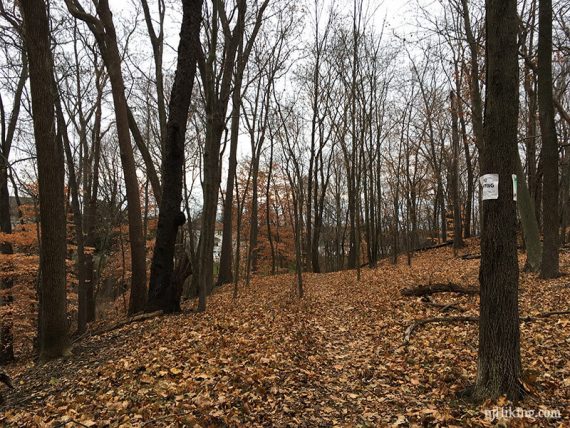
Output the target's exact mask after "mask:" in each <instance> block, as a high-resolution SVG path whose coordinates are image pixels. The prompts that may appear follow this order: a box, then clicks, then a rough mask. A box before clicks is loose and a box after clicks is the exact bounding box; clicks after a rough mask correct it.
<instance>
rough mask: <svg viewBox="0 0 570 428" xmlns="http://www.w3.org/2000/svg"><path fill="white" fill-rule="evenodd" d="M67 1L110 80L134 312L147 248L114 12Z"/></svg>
mask: <svg viewBox="0 0 570 428" xmlns="http://www.w3.org/2000/svg"><path fill="white" fill-rule="evenodd" d="M65 3H66V5H67V8H68V10H69V12H70V13H71V14H72V15H73V16H74V17H75V18H76V19H79V20H81V21H83V22H85V23H86V24H87V26H88V27H89V29H90V30H91V32H92V33H93V35H94V36H95V39H96V40H97V45H98V46H99V50H100V51H101V55H102V57H103V61H104V62H105V66H106V67H107V71H108V73H109V80H110V82H111V87H112V95H113V104H114V108H115V117H116V127H117V133H118V137H119V138H118V139H119V148H120V151H121V162H122V165H123V174H124V177H125V188H126V192H127V200H128V216H129V238H130V246H131V270H132V279H131V296H130V301H129V313H131V314H134V313H137V312H141V311H143V310H144V306H145V302H146V251H145V240H144V237H143V227H142V216H141V204H140V198H139V185H138V179H137V174H136V165H135V159H134V154H133V148H132V146H131V138H130V134H129V118H128V117H129V115H128V106H127V101H126V97H125V84H124V80H123V75H122V72H121V56H120V54H119V48H118V44H117V34H116V31H115V25H114V23H113V15H112V14H111V10H110V8H109V2H108V0H101V1H99V2H97V3H96V11H97V16H94V15H91V14H90V13H88V12H86V11H85V9H84V8H83V6H82V5H81V4H80V2H79V0H66V1H65Z"/></svg>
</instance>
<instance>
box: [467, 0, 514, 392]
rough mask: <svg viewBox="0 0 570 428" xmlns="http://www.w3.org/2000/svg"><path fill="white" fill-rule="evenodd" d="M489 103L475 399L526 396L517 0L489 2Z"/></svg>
mask: <svg viewBox="0 0 570 428" xmlns="http://www.w3.org/2000/svg"><path fill="white" fill-rule="evenodd" d="M486 13H487V16H486V32H487V101H486V108H485V142H486V143H485V146H484V150H483V153H482V156H481V173H482V174H490V173H494V174H498V175H499V197H498V199H496V200H484V201H483V230H482V234H481V267H480V270H479V281H480V284H481V292H480V293H481V297H480V302H481V303H480V305H481V308H480V318H479V354H478V366H477V379H476V384H475V389H474V398H476V399H480V400H485V399H496V398H498V397H499V396H501V395H506V396H507V397H508V398H509V399H511V400H517V399H519V398H521V394H522V392H521V391H522V388H521V385H520V379H521V373H522V370H521V359H520V330H519V308H518V282H519V281H518V275H519V269H518V260H517V243H516V203H515V201H513V185H512V174H514V173H515V172H516V153H517V122H518V84H519V80H518V58H517V25H518V24H517V2H516V0H486Z"/></svg>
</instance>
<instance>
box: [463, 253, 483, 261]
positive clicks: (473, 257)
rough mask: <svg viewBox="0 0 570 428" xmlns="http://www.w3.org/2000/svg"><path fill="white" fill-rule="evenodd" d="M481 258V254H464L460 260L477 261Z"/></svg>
mask: <svg viewBox="0 0 570 428" xmlns="http://www.w3.org/2000/svg"><path fill="white" fill-rule="evenodd" d="M480 258H481V254H465V255H463V256H461V259H462V260H477V259H480Z"/></svg>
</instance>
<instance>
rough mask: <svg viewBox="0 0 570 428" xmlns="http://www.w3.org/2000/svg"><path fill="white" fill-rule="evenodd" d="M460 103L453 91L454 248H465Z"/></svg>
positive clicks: (452, 190)
mask: <svg viewBox="0 0 570 428" xmlns="http://www.w3.org/2000/svg"><path fill="white" fill-rule="evenodd" d="M459 102H460V101H458V100H457V97H456V96H455V93H454V92H453V91H451V136H452V141H453V160H452V168H451V177H452V179H451V197H452V199H453V248H455V249H457V248H463V238H462V236H461V233H462V232H463V228H462V227H461V226H462V225H461V201H460V200H459V118H458V107H457V105H458V104H459Z"/></svg>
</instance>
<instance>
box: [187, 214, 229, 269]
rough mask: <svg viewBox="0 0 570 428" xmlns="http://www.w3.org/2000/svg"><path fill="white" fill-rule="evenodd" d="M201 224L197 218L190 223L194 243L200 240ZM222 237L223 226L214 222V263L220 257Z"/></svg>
mask: <svg viewBox="0 0 570 428" xmlns="http://www.w3.org/2000/svg"><path fill="white" fill-rule="evenodd" d="M201 226H202V224H201V221H200V219H199V218H196V219H195V220H194V221H193V223H192V228H193V230H194V233H195V236H194V237H195V239H196V243H197V242H198V241H199V240H200V228H201ZM223 235H224V224H223V223H222V222H219V221H217V222H216V229H215V232H214V261H216V262H219V261H220V258H221V257H222V237H223Z"/></svg>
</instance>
